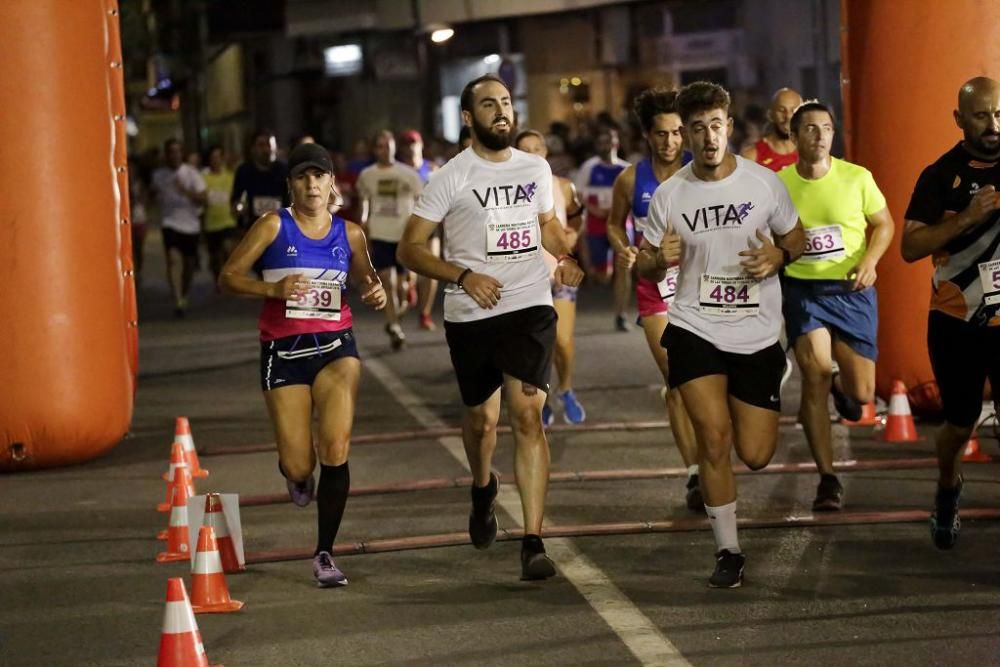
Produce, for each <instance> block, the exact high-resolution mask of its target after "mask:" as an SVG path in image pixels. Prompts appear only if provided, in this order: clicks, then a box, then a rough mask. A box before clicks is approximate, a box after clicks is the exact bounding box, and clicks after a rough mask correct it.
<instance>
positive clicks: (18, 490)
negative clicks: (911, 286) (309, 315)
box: [0, 241, 1000, 667]
mask: <svg viewBox="0 0 1000 667" xmlns="http://www.w3.org/2000/svg"><path fill="white" fill-rule="evenodd" d="M153 243H155V241H154V242H153ZM151 250H154V251H155V247H152V248H151ZM156 255H157V253H155V252H151V258H150V262H149V265H148V267H147V275H146V285H145V286H144V288H143V289H142V291H141V318H142V323H141V329H140V331H141V348H142V349H141V376H140V384H139V390H138V395H137V401H136V408H135V417H134V422H133V428H132V431H131V434H130V436H129V437H128V438H127V439H126V440H125V441H123V442H122V443H121V444H120V445H119V446H118V447H117V448H116V449H115V450H114V451H113V452H112V453H111V454H110V455H108V456H106V457H104V458H102V459H100V460H97V461H93V462H91V463H89V464H86V465H82V466H78V467H75V468H67V469H62V470H52V471H43V472H37V473H26V474H18V475H8V476H4V477H2V478H0V526H2V528H3V529H2V531H0V665H5V666H14V665H33V666H34V665H141V664H146V665H148V664H154V663H155V660H156V651H157V647H158V643H159V635H160V629H161V623H162V618H163V608H164V596H165V589H166V579H167V577H169V576H182V575H184V576H187V574H188V568H187V566H186V565H185V564H183V563H181V564H158V563H156V562H155V561H154V557H155V555H156V553H157V552H158V551H159V550H160V548H161V545H162V543H160V542H157V541H156V540H155V539H154V536H155V534H156V532H157V531H159V530H160V529H161V528H163V527H165V525H166V515H164V514H158V513H157V512H155V511H154V506H155V504H156V503H157V502H159V501H161V500H162V495H163V482H162V481H161V480H160V479H159V474H160V473H161V472H162V471H163V470H164V469H165V468H166V463H167V458H168V455H169V449H170V443H171V440H172V428H173V419H174V417H176V416H178V415H185V416H187V417H188V418H189V419H190V421H191V425H192V429H193V432H194V438H195V442H196V444H197V446H198V448H199V449H200V450H203V451H205V452H207V453H208V454H209V455H207V456H204V457H203V458H202V464H203V466H204V467H206V468H208V469H209V470H210V471H211V476H210V477H208V478H207V479H205V480H199V481H198V490H199V492H205V491H221V492H234V493H240V494H242V495H243V496H252V495H260V494H280V493H282V492H283V490H284V484H283V480H282V478H281V477H279V475H278V474H277V470H276V467H275V459H276V457H275V454H274V452H273V451H260V450H261V449H264V448H261V447H255V446H256V445H262V444H264V445H266V444H267V443H270V442H273V435H272V433H271V430H270V426H269V424H268V421H267V418H266V414H265V410H264V405H263V401H262V399H261V396H260V392H259V382H258V370H257V356H258V347H257V343H256V332H255V313H256V308H257V304H255V303H253V302H250V301H241V300H238V299H232V298H224V297H220V296H217V295H215V294H214V292H213V290H212V288H211V287H210V286H209V285H208V284H207V281H206V280H205V278H204V276H201V277H200V282H199V283H198V285H197V287H196V292H195V295H194V299H193V302H194V306H193V310H192V312H191V315H190V316H189V317H188V318H186V319H184V320H180V321H175V320H173V319H172V318H171V316H170V308H169V305H168V304H166V303H165V290H164V288H163V285H162V279H161V278H160V275H159V273H158V272H159V271H160V270H161V268H160V265H159V264H158V258H157V256H156ZM609 303H610V298H609V295H608V293H607V291H606V290H601V289H596V288H590V289H588V290H585V291H584V292H583V293H582V295H581V299H580V317H579V322H578V330H579V336H578V338H577V342H578V370H577V381H576V385H577V391H578V395H579V397H580V399H581V401H582V402H583V403H584V405H585V407H586V409H587V412H588V426H590V427H593V426H595V425H600V424H611V423H618V424H620V423H627V424H636V423H640V422H642V423H647V425H648V426H650V427H649V428H645V429H639V430H624V429H616V430H600V429H595V428H590V429H589V430H588V428H582V429H576V430H572V431H567V430H561V431H557V432H553V433H552V434H551V437H550V444H551V451H552V461H553V466H552V470H553V472H554V473H556V472H580V471H612V472H613V471H623V470H633V471H647V472H649V471H653V472H650V473H649V474H648V475H646V476H645V477H643V475H636V477H637V478H636V479H629V480H614V479H612V480H607V481H593V480H590V481H562V482H559V483H553V484H552V486H551V487H550V492H549V501H548V513H547V520H548V525H549V527H550V529H551V530H553V531H558V530H559V529H560V528H565V527H577V529H576V530H575V532H576V533H581V532H582V533H587V532H590V533H595V532H601V531H602V530H605V529H604V528H595V527H594V526H593V525H592V524H615V523H628V524H631V525H632V526H633V527H634V526H635V525H636V524H638V525H646V526H655V527H659V529H660V530H662V531H663V532H646V533H640V534H628V535H615V534H606V535H594V534H590V535H582V536H581V535H574V536H570V537H564V538H549V539H548V540H547V545H548V546H549V550H550V552H552V553H553V555H554V556H555V557H556V560H557V563H558V565H559V569H560V575H559V576H558V577H556V578H555V579H554V580H550V581H548V582H544V583H524V582H521V581H519V580H518V575H519V562H518V550H519V545H518V543H517V542H516V541H501V542H498V543H497V544H496V545H494V547H493V548H491V549H490V550H488V551H485V552H479V551H476V550H475V549H473V548H472V547H471V546H470V545H468V544H463V545H458V546H445V547H436V548H426V549H415V550H400V551H392V552H386V553H376V554H371V553H368V554H360V555H345V556H340V557H338V559H337V562H338V564H339V565H340V567H341V568H342V569H343V570H344V571H345V572H346V573H347V575H348V576H349V577H350V582H351V583H350V585H349V586H348V587H347V588H344V589H338V590H319V589H317V588H315V586H314V584H313V581H312V574H311V566H310V563H309V561H307V560H291V561H282V562H268V563H257V564H252V565H250V566H249V568H248V571H247V572H245V573H243V574H239V575H232V576H230V577H228V582H229V587H230V591H231V592H232V595H233V597H235V598H237V599H240V600H243V601H244V602H246V606H245V607H244V609H243V610H242V611H241V612H239V613H236V614H224V615H199V616H198V624H199V626H200V629H201V632H202V636H203V638H204V643H205V647H206V650H207V653H208V656H209V658H210V659H211V661H212V662H213V663H215V662H224V663H225V664H226V665H228V666H229V667H233V666H236V665H326V664H344V665H380V664H387V665H434V666H438V665H476V666H482V665H494V664H496V665H501V664H503V665H512V664H517V665H632V664H678V665H682V664H693V665H759V664H760V665H817V664H825V663H828V664H855V665H953V664H964V665H986V664H996V663H1000V634H998V632H1000V615H995V614H996V612H997V611H1000V598H998V592H1000V565H998V563H997V557H996V556H997V549H996V544H997V542H998V540H1000V522H995V521H990V520H980V521H971V520H969V521H966V522H965V524H964V526H963V532H962V536H961V539H960V541H959V544H958V546H957V547H956V549H954V550H953V551H951V552H939V551H937V550H935V549H934V547H933V546H932V545H931V543H930V539H929V534H928V530H927V523H926V518H925V515H926V511H927V510H928V509H929V507H930V504H931V500H932V495H933V491H934V482H933V480H934V475H935V472H934V470H933V468H931V467H928V466H927V465H926V463H921V462H920V461H917V462H914V463H911V466H910V467H900V466H898V465H896V464H895V463H894V462H895V461H898V460H900V459H927V458H928V457H931V456H932V451H933V447H932V444H931V443H930V441H929V440H927V439H925V440H923V441H921V442H918V443H914V444H910V445H889V444H883V443H881V442H879V441H878V440H877V437H875V436H876V434H874V433H873V432H872V429H870V428H857V429H850V430H849V429H847V428H845V427H841V426H836V427H835V435H836V448H837V455H838V458H840V459H843V460H859V461H865V462H870V461H877V462H881V463H878V464H875V465H877V466H880V467H875V468H873V469H865V470H857V471H850V472H846V473H844V475H843V476H842V480H843V481H844V485H845V487H846V490H847V507H846V508H845V510H844V516H843V519H844V521H845V522H846V525H819V526H816V525H812V524H811V520H810V519H809V516H810V512H809V507H810V502H811V500H812V496H813V492H814V489H815V484H816V481H817V479H816V477H815V475H814V474H812V473H809V472H800V471H799V472H796V471H789V470H787V469H785V470H782V471H781V472H774V473H764V474H760V473H758V474H752V475H742V476H740V477H739V489H740V505H739V514H740V517H741V519H742V520H747V521H749V522H750V524H751V525H748V526H747V527H745V528H744V529H743V530H742V532H741V543H742V546H743V548H744V550H745V551H746V553H747V554H748V562H747V574H746V584H745V586H744V587H743V588H742V589H738V590H731V591H729V590H727V591H719V590H710V589H709V588H708V587H707V585H706V581H707V577H708V575H709V574H710V573H711V570H712V567H713V558H712V552H713V548H714V547H713V542H712V536H711V532H710V531H709V530H708V529H707V525H706V524H704V522H703V521H701V520H700V518H699V517H698V515H694V514H691V513H690V512H689V511H688V510H687V509H685V508H684V506H683V493H684V489H683V483H684V480H683V478H680V477H670V476H663V475H660V476H655V474H654V473H655V471H660V472H669V471H670V470H673V469H676V468H678V467H680V466H681V465H682V464H681V461H680V457H679V456H678V455H677V452H676V450H675V449H674V447H673V444H672V440H671V436H670V432H669V430H666V429H664V428H662V427H658V426H657V424H655V423H653V424H649V422H662V420H664V419H665V415H664V414H663V412H664V411H663V409H662V404H661V403H660V400H659V393H658V392H659V384H660V381H659V378H658V374H657V372H656V371H655V369H654V367H653V365H652V361H651V359H650V357H649V353H648V351H647V350H646V348H645V342H644V339H643V337H642V335H641V333H640V332H639V331H638V330H633V331H632V332H630V333H618V332H615V331H614V329H613V320H612V314H611V312H610V310H609ZM439 313H440V310H439V311H438V314H439ZM357 316H358V317H357V320H358V323H357V326H356V330H357V333H358V339H359V341H360V345H361V348H362V353H363V356H364V359H365V360H366V361H367V362H368V364H367V366H366V370H365V374H364V377H363V382H362V388H361V394H360V399H359V404H358V409H357V417H356V421H355V426H356V428H355V434H356V435H358V436H361V435H363V436H365V437H364V438H359V441H358V442H357V444H355V446H354V447H353V450H352V454H351V476H352V484H353V486H354V487H355V488H359V487H367V486H372V485H381V484H387V483H395V482H405V481H412V480H421V479H441V478H460V477H463V476H465V475H466V474H467V468H466V467H465V466H464V463H463V461H462V459H461V457H460V456H456V455H455V454H456V453H457V452H458V450H460V442H459V441H457V440H456V439H455V438H454V437H453V436H450V435H448V434H447V433H445V432H443V431H441V430H440V428H441V427H450V426H455V425H457V423H458V418H459V416H460V412H461V407H460V402H459V400H458V392H457V387H456V386H455V383H454V380H453V378H452V375H451V371H450V365H449V362H448V354H447V348H446V346H445V344H444V340H443V335H442V333H441V332H440V331H438V332H422V331H418V330H417V328H416V325H415V318H410V319H408V320H407V322H406V328H407V332H408V334H409V335H410V341H409V345H408V346H407V347H406V348H405V349H404V350H403V351H401V352H399V353H392V352H391V351H390V350H389V347H388V340H387V337H386V336H385V334H384V333H383V332H382V328H381V320H380V319H379V316H377V315H374V314H370V313H365V312H362V309H361V308H359V309H358V311H357ZM439 321H440V315H439ZM796 391H797V383H796V381H795V379H794V378H793V380H792V382H790V383H789V385H788V386H787V387H786V391H785V395H784V397H783V398H784V408H785V409H784V413H785V414H786V416H792V415H794V413H795V410H796V404H797V399H796V396H795V393H796ZM793 422H794V419H789V420H786V423H785V424H784V425H783V426H782V431H781V443H780V445H779V450H778V453H777V455H776V456H775V462H777V463H788V462H800V461H808V460H809V454H808V449H807V447H806V445H805V442H804V440H803V437H802V431H801V430H800V429H797V428H796V426H795V425H794V423H793ZM430 428H434V429H438V430H436V431H433V432H429V431H428V429H430ZM403 431H410V432H411V434H410V435H409V436H405V437H404V436H399V437H397V438H392V439H391V440H392V441H385V438H383V441H379V436H380V435H382V436H384V435H385V434H390V433H393V434H394V433H398V432H403ZM920 432H921V434H922V435H924V436H928V435H929V434H930V432H931V425H920ZM442 433H444V434H443V435H442ZM991 435H992V432H990V433H986V434H984V436H991ZM982 442H983V446H984V449H985V450H986V452H987V453H990V454H996V453H997V441H996V440H995V439H993V438H992V437H983V440H982ZM212 450H215V451H223V452H225V451H227V450H229V453H223V454H221V455H211V454H212ZM495 465H496V468H497V469H498V470H500V471H501V473H502V475H503V476H504V478H505V479H506V480H507V481H509V480H510V479H511V477H512V469H513V464H512V454H511V439H510V436H509V435H507V434H502V435H501V436H500V444H499V447H498V451H497V456H496V463H495ZM664 469H666V470H664ZM966 480H967V484H966V490H967V491H966V494H965V496H964V497H963V507H964V508H984V509H989V510H994V509H996V508H1000V484H998V482H1000V474H998V468H997V466H995V465H992V464H979V465H975V466H969V467H967V471H966ZM503 488H504V492H503V494H502V496H501V500H502V505H503V507H504V508H505V509H504V511H502V512H501V516H500V520H501V526H502V527H503V528H505V529H509V530H512V531H514V530H516V529H517V528H518V525H519V521H520V512H519V506H518V505H517V497H516V493H514V491H513V487H512V486H508V485H505V486H504V487H503ZM467 513H468V490H467V489H466V488H464V487H454V488H437V489H429V490H422V491H411V492H406V493H393V494H373V495H364V496H358V497H353V498H352V499H351V501H350V502H349V504H348V507H347V514H346V517H345V520H344V524H343V527H342V529H341V535H340V538H339V539H338V543H339V544H342V545H350V544H352V543H358V542H366V543H369V542H371V541H376V540H383V539H394V538H402V537H415V536H423V535H439V534H451V533H459V534H461V533H462V532H463V531H464V530H465V528H466V519H467ZM917 513H922V514H917ZM790 517H791V518H790ZM894 517H895V518H896V519H899V518H909V519H910V520H906V521H901V522H891V523H876V522H875V521H882V520H885V519H893V518H894ZM668 522H674V524H673V525H672V526H671V524H669V523H668ZM242 523H243V529H244V531H245V533H246V541H247V548H248V550H249V551H250V552H253V553H259V552H262V551H267V550H278V549H284V550H288V549H301V550H310V549H311V548H312V546H313V540H314V538H315V509H314V508H313V507H309V508H307V509H299V508H295V507H293V506H292V505H290V504H288V503H277V504H267V505H260V506H254V507H244V508H243V511H242ZM761 523H769V524H770V525H771V527H754V526H755V525H759V524H761ZM580 526H590V529H589V530H588V529H586V528H579V527H580ZM611 532H613V531H611Z"/></svg>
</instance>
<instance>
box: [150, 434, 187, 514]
mask: <svg viewBox="0 0 1000 667" xmlns="http://www.w3.org/2000/svg"><path fill="white" fill-rule="evenodd" d="M180 447H181V444H180V443H179V442H175V443H174V451H175V452H178V454H179V455H180V457H181V461H180V462H179V463H171V464H170V479H168V480H167V498H166V500H164V501H163V502H162V503H160V504H159V505H157V506H156V511H157V512H169V511H170V499H171V498H173V497H174V487H175V486H177V485H178V484H184V485H185V486H187V487H188V497H189V498H190V497H191V496H193V495H195V490H194V480H193V479H191V466H189V465H188V464H187V462H186V461H184V460H183V459H184V452H183V450H181V448H180ZM170 458H173V456H172V455H171V457H170ZM182 468H183V469H184V470H185V471H187V475H181V474H180V470H181V469H182Z"/></svg>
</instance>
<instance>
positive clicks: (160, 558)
mask: <svg viewBox="0 0 1000 667" xmlns="http://www.w3.org/2000/svg"><path fill="white" fill-rule="evenodd" d="M179 560H191V554H182V553H174V552H171V551H164V552H162V553H158V554H156V562H157V563H173V562H175V561H179Z"/></svg>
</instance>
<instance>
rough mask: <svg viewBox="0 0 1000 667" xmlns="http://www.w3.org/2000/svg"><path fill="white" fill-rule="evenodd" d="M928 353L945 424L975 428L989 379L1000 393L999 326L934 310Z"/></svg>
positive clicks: (928, 332) (929, 321)
mask: <svg viewBox="0 0 1000 667" xmlns="http://www.w3.org/2000/svg"><path fill="white" fill-rule="evenodd" d="M927 351H928V352H929V353H930V357H931V368H932V369H934V379H935V380H937V384H938V390H939V391H940V392H941V403H942V404H944V418H945V421H947V422H948V423H949V424H951V425H953V426H974V425H975V424H976V421H977V420H978V419H979V415H980V413H981V412H982V408H983V389H984V388H985V386H986V378H989V380H990V385H991V386H992V387H993V392H994V393H993V395H994V397H996V395H997V392H998V391H1000V327H983V326H978V325H975V324H971V323H969V322H966V321H965V320H960V319H958V318H957V317H952V316H951V315H945V314H944V313H942V312H940V311H936V310H932V311H931V313H930V316H929V317H928V318H927ZM994 400H996V399H995V398H994Z"/></svg>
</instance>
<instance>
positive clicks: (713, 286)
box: [698, 273, 760, 316]
mask: <svg viewBox="0 0 1000 667" xmlns="http://www.w3.org/2000/svg"><path fill="white" fill-rule="evenodd" d="M698 309H699V310H700V311H701V312H703V313H710V314H713V315H733V316H743V315H756V314H757V311H758V310H760V283H759V282H758V281H757V280H756V279H754V278H751V277H750V276H713V275H710V274H707V273H704V274H702V276H701V283H700V285H699V289H698Z"/></svg>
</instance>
